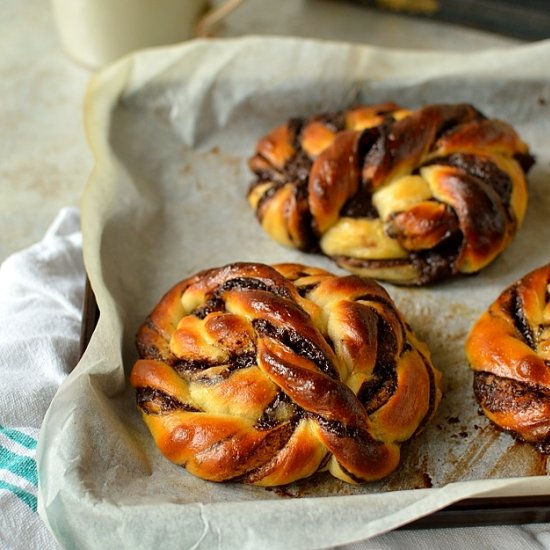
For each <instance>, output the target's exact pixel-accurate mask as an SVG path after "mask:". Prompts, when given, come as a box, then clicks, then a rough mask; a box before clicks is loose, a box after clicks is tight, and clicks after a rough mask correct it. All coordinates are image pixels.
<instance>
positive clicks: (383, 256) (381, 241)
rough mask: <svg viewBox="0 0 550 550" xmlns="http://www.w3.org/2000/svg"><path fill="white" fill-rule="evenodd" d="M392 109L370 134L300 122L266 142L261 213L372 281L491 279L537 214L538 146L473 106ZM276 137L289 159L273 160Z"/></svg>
mask: <svg viewBox="0 0 550 550" xmlns="http://www.w3.org/2000/svg"><path fill="white" fill-rule="evenodd" d="M392 108H393V110H391V108H390V106H384V107H380V106H375V107H374V108H373V109H374V112H376V109H378V111H379V112H380V113H383V116H382V115H379V116H373V115H372V112H373V111H372V110H371V118H370V119H369V121H370V124H365V126H364V127H363V128H362V129H361V128H356V129H354V130H351V129H349V128H348V129H346V128H343V127H342V126H341V127H340V129H339V130H338V131H332V130H331V131H330V132H328V131H326V128H325V127H324V126H323V125H322V124H321V123H319V122H318V121H316V122H315V123H312V122H310V123H309V125H306V128H305V129H304V128H303V127H302V126H300V125H294V126H293V125H292V124H290V123H289V124H287V125H286V126H283V127H281V128H286V131H282V130H281V128H279V129H277V130H275V131H274V132H272V133H271V134H269V135H268V136H267V137H266V138H262V139H261V140H260V141H259V143H258V147H257V151H256V154H255V156H254V157H253V158H252V159H251V161H250V167H251V169H252V171H253V172H254V173H255V174H256V176H257V178H256V181H255V182H254V183H253V184H252V186H251V187H250V190H249V194H248V199H249V203H250V205H251V206H252V207H253V208H254V209H255V210H256V215H257V217H258V219H259V221H260V223H261V224H262V227H263V228H264V230H265V231H266V232H267V233H268V234H270V235H271V236H272V237H273V238H274V239H276V240H277V241H278V242H280V243H281V244H284V245H287V246H292V247H296V248H299V249H301V250H305V251H319V250H320V251H321V252H322V253H324V254H326V255H327V256H330V257H332V258H333V259H335V260H336V261H337V263H338V264H339V265H340V266H341V267H344V268H345V269H348V270H350V271H352V272H354V273H357V274H359V275H362V276H369V277H375V278H381V279H387V280H389V281H392V282H395V283H400V284H415V285H422V284H427V283H430V282H433V281H436V280H438V279H444V278H447V277H450V276H454V275H457V274H460V273H475V272H477V271H479V270H480V269H482V268H483V267H485V266H486V265H487V264H489V263H490V262H491V261H493V260H494V259H495V258H496V257H497V256H498V255H499V254H500V253H501V252H502V251H503V250H504V248H505V247H506V246H507V245H508V244H509V242H510V241H511V239H512V238H513V236H514V235H515V233H516V232H517V230H518V228H519V226H520V224H521V222H522V220H523V217H524V215H525V209H526V204H527V188H526V182H525V173H526V171H527V170H528V169H529V167H530V165H531V163H532V158H531V157H530V155H529V151H528V148H527V146H526V144H525V143H524V142H523V141H522V140H521V139H520V137H519V136H518V134H517V133H516V132H515V131H514V129H513V128H512V127H511V126H510V125H509V124H507V123H505V122H502V121H500V120H496V119H487V118H486V117H485V116H484V115H482V114H481V113H480V112H479V111H477V110H476V109H475V108H473V107H472V106H471V105H465V104H458V105H428V106H426V107H423V108H421V109H418V110H417V111H406V110H404V109H401V108H398V107H397V106H394V105H393V104H392ZM375 120H376V121H378V122H377V123H374V121H375ZM321 129H324V130H321ZM310 131H311V133H312V134H314V135H316V136H317V139H305V138H304V136H306V135H309V133H310ZM329 134H330V135H329ZM275 136H276V137H275ZM321 136H322V137H321ZM275 141H277V143H278V150H280V151H285V154H284V155H283V156H284V160H281V161H280V162H278V163H274V162H272V161H271V157H269V156H266V155H265V154H264V151H265V143H266V142H269V143H272V142H275ZM304 142H306V143H310V145H309V146H308V148H307V149H306V148H304V147H303V144H304ZM290 143H293V144H301V145H292V146H289V144H290ZM311 143H313V145H311ZM281 158H282V156H281ZM278 159H279V157H278ZM279 160H280V159H279ZM297 166H299V169H297Z"/></svg>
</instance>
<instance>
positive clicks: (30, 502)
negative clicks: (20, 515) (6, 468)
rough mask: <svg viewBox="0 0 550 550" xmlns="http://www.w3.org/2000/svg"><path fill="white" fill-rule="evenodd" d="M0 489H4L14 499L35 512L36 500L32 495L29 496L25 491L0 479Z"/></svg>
mask: <svg viewBox="0 0 550 550" xmlns="http://www.w3.org/2000/svg"><path fill="white" fill-rule="evenodd" d="M0 489H6V490H7V491H10V492H11V493H13V494H14V495H15V496H16V497H18V498H20V499H21V500H22V501H23V502H24V503H25V504H26V505H27V506H28V507H29V508H30V509H31V510H32V511H33V512H36V508H37V499H36V497H35V496H34V495H31V494H30V493H28V492H27V491H25V490H23V489H20V488H19V487H16V486H15V485H12V484H11V483H6V482H5V481H3V480H1V479H0Z"/></svg>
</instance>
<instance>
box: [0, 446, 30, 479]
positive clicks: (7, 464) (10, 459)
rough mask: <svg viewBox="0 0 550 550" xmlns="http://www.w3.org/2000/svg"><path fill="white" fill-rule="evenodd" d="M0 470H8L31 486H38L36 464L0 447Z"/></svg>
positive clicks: (25, 457)
mask: <svg viewBox="0 0 550 550" xmlns="http://www.w3.org/2000/svg"><path fill="white" fill-rule="evenodd" d="M0 470H9V471H10V472H12V473H13V474H16V475H18V476H20V477H23V478H25V479H26V480H27V481H30V482H31V483H32V484H33V485H37V484H38V475H37V473H36V462H35V461H34V460H33V459H32V458H29V457H27V456H20V455H18V454H15V453H12V452H11V451H8V449H6V448H5V447H0Z"/></svg>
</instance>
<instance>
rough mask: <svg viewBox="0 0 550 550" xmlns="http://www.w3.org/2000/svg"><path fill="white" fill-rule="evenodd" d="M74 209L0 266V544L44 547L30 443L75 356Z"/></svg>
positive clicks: (80, 277)
mask: <svg viewBox="0 0 550 550" xmlns="http://www.w3.org/2000/svg"><path fill="white" fill-rule="evenodd" d="M81 241H82V240H81V234H80V220H79V214H78V210H76V209H70V208H69V209H64V210H62V211H61V212H60V213H59V215H58V216H57V218H56V219H55V221H54V223H53V224H52V226H51V227H50V229H49V230H48V232H47V233H46V235H45V236H44V238H43V239H42V240H41V241H40V242H39V243H37V244H35V245H33V246H31V247H30V248H28V249H26V250H23V251H21V252H19V253H17V254H14V255H13V256H10V257H9V258H8V259H6V260H5V262H3V263H2V265H0V326H1V327H2V330H1V331H0V511H1V512H0V549H2V550H4V549H9V550H19V549H21V550H23V549H24V550H35V549H36V550H50V549H54V548H57V545H56V543H55V541H54V538H53V537H52V535H51V534H50V532H49V531H48V530H47V529H46V527H45V526H44V524H43V522H42V520H41V519H40V517H39V516H38V514H37V512H36V502H37V491H38V489H37V471H36V462H35V453H36V443H37V439H38V433H39V429H40V425H41V423H42V419H43V418H44V414H45V412H46V409H47V408H48V406H49V404H50V401H51V399H52V397H53V395H54V393H55V391H56V390H57V388H58V387H59V384H60V383H61V382H62V381H63V380H64V378H65V376H66V375H67V374H68V372H69V371H70V370H71V369H72V368H73V367H74V366H75V365H76V362H77V360H78V338H79V334H80V323H81V309H82V299H83V289H84V267H83V265H82V246H81Z"/></svg>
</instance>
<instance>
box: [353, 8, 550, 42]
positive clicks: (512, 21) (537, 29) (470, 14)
mask: <svg viewBox="0 0 550 550" xmlns="http://www.w3.org/2000/svg"><path fill="white" fill-rule="evenodd" d="M347 1H350V2H354V3H357V4H362V5H364V6H367V7H371V8H376V9H380V10H386V11H392V12H396V13H401V14H403V15H413V16H417V17H426V18H429V19H433V20H438V21H444V22H446V23H453V24H456V25H464V26H467V27H473V28H476V29H482V30H486V31H490V32H494V33H499V34H504V35H506V36H512V37H515V38H520V39H523V40H543V39H545V38H550V1H549V0H521V1H518V0H347Z"/></svg>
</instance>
